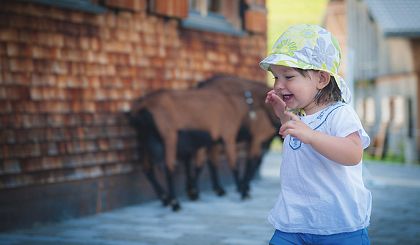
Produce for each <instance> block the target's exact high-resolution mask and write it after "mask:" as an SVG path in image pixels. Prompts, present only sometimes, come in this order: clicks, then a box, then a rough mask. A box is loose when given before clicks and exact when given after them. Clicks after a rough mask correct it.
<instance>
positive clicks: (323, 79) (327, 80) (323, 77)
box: [318, 71, 331, 89]
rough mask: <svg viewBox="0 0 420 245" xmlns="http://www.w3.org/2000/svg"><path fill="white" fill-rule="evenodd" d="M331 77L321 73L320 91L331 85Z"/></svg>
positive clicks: (323, 72) (326, 73)
mask: <svg viewBox="0 0 420 245" xmlns="http://www.w3.org/2000/svg"><path fill="white" fill-rule="evenodd" d="M330 80H331V75H330V74H329V73H328V72H325V71H319V82H318V89H323V88H325V87H326V86H327V85H328V83H330Z"/></svg>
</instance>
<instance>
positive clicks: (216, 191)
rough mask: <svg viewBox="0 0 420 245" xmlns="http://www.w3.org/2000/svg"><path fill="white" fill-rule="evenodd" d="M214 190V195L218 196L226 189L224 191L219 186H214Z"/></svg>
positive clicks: (222, 194) (224, 193) (224, 192)
mask: <svg viewBox="0 0 420 245" xmlns="http://www.w3.org/2000/svg"><path fill="white" fill-rule="evenodd" d="M214 192H215V193H216V195H218V196H219V197H221V196H224V195H226V191H225V190H224V189H223V188H221V187H218V188H214Z"/></svg>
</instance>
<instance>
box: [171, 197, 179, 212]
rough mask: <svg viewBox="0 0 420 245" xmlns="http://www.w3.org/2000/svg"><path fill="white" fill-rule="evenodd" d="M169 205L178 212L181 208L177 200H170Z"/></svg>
mask: <svg viewBox="0 0 420 245" xmlns="http://www.w3.org/2000/svg"><path fill="white" fill-rule="evenodd" d="M171 207H172V211H174V212H178V211H179V210H181V205H180V204H179V202H178V201H177V200H172V202H171Z"/></svg>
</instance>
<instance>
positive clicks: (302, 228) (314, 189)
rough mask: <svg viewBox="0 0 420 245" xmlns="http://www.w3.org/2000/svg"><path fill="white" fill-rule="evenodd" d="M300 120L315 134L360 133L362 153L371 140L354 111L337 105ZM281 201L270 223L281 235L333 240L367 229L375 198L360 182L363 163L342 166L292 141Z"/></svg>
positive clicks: (282, 178) (282, 170)
mask: <svg viewBox="0 0 420 245" xmlns="http://www.w3.org/2000/svg"><path fill="white" fill-rule="evenodd" d="M301 120H302V121H303V122H304V123H305V124H307V125H309V126H310V127H311V128H312V129H315V130H317V131H320V132H323V133H326V134H328V135H332V136H338V137H345V136H347V135H349V134H351V133H353V132H358V133H359V135H360V138H361V140H362V146H363V149H365V148H366V147H367V146H368V145H369V143H370V138H369V136H368V135H367V133H366V132H365V130H364V129H363V127H362V124H361V122H360V119H359V117H358V116H357V114H356V112H355V111H354V110H353V108H352V107H351V106H349V105H347V104H344V103H341V102H338V103H335V104H333V105H330V106H329V107H327V108H325V109H323V110H321V111H319V112H317V113H315V114H312V115H308V116H303V117H301ZM282 156H283V157H282V158H283V160H282V164H281V167H280V184H281V186H280V187H281V188H280V195H279V197H278V199H277V202H276V204H275V206H274V208H273V209H272V210H271V212H270V214H269V217H268V220H269V222H270V223H271V224H272V225H273V226H274V227H275V228H276V229H277V230H281V231H283V232H293V233H309V234H318V235H330V234H336V233H342V232H352V231H356V230H359V229H363V228H366V227H367V226H368V225H369V219H370V212H371V204H372V196H371V193H370V191H369V190H367V189H366V188H365V186H364V184H363V180H362V162H360V163H359V164H357V165H355V166H343V165H341V164H339V163H336V162H334V161H331V160H329V159H327V158H326V157H324V156H322V155H321V154H320V153H318V152H317V151H315V150H314V149H313V148H312V146H310V145H306V144H304V143H302V142H301V141H299V140H298V139H296V138H293V137H291V136H290V135H288V136H287V137H286V138H285V140H284V143H283V154H282Z"/></svg>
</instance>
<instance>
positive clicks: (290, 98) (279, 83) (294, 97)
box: [270, 65, 320, 114]
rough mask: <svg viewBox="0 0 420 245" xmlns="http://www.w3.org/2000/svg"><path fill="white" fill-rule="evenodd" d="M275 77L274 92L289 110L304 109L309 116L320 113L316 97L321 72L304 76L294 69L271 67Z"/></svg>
mask: <svg viewBox="0 0 420 245" xmlns="http://www.w3.org/2000/svg"><path fill="white" fill-rule="evenodd" d="M270 70H271V73H272V74H273V76H274V79H275V83H274V91H275V92H276V94H277V95H278V96H279V97H280V98H281V99H282V100H283V101H284V102H285V103H286V106H287V107H288V108H289V109H300V108H302V109H304V110H305V112H306V113H307V114H313V113H315V112H317V111H318V109H319V108H318V107H319V106H318V105H317V104H316V103H315V96H316V94H317V93H318V90H319V89H320V88H319V72H316V71H308V76H304V75H302V74H301V73H299V71H297V70H295V69H294V68H290V67H286V66H280V65H271V66H270Z"/></svg>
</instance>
